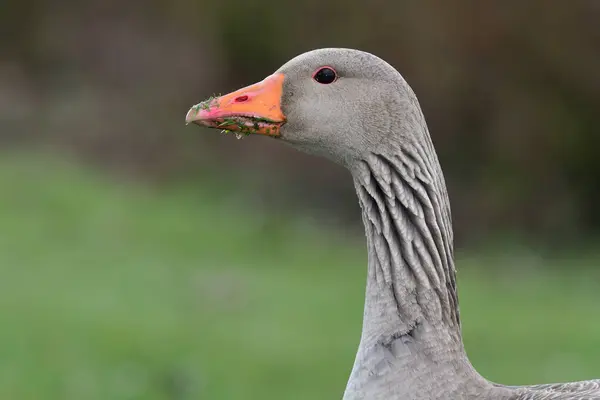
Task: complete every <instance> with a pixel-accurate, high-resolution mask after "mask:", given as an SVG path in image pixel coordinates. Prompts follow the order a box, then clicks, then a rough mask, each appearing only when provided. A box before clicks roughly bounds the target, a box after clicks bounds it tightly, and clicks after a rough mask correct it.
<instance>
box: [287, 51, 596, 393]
mask: <svg viewBox="0 0 600 400" xmlns="http://www.w3.org/2000/svg"><path fill="white" fill-rule="evenodd" d="M323 66H329V67H332V68H334V69H335V70H336V71H337V74H338V77H339V78H338V80H337V81H335V82H334V83H331V84H327V85H323V84H320V83H317V82H315V81H314V80H313V79H312V75H313V73H314V71H316V70H317V69H318V68H320V67H323ZM276 72H277V73H281V74H283V75H284V76H285V80H284V87H283V95H282V99H281V109H282V110H283V113H284V114H285V116H286V119H287V122H286V123H285V125H284V126H283V127H282V129H281V139H282V140H283V141H284V142H286V143H289V144H290V145H292V146H294V147H296V148H298V149H300V150H303V151H306V152H309V153H312V154H317V155H321V156H324V157H327V158H329V159H331V160H333V161H335V162H337V163H340V164H342V165H343V166H345V167H346V168H347V169H348V170H349V171H350V172H351V174H352V177H353V179H354V184H355V188H356V192H357V195H358V201H359V203H360V206H361V209H362V218H363V222H364V226H365V235H366V239H367V249H368V273H367V288H366V296H365V308H364V317H363V329H362V335H361V340H360V344H359V348H358V351H357V354H356V359H355V363H354V367H353V368H352V372H351V374H350V378H349V380H348V385H347V387H346V390H345V392H344V396H343V398H344V400H359V399H360V400H383V399H385V400H399V399H403V400H404V399H411V400H420V399H423V400H424V399H428V400H433V399H452V400H459V399H465V400H471V399H489V400H504V399H506V400H543V399H555V400H561V399H562V400H567V399H573V400H576V399H578V400H584V399H598V400H600V380H592V381H582V382H573V383H564V384H554V385H537V386H523V387H514V386H503V385H499V384H495V383H492V382H490V381H488V380H486V379H485V378H483V377H482V376H481V375H479V374H478V373H477V372H476V371H475V369H474V368H473V367H472V365H471V363H470V362H469V359H468V357H467V355H466V353H465V349H464V346H463V342H462V336H461V326H460V315H459V305H458V295H457V287H456V275H455V267H454V250H453V233H452V219H451V212H450V203H449V200H448V194H447V191H446V185H445V182H444V176H443V174H442V170H441V167H440V164H439V162H438V158H437V155H436V152H435V149H434V146H433V143H432V141H431V138H430V135H429V132H428V128H427V124H426V123H425V118H424V116H423V114H422V112H421V108H420V106H419V103H418V101H417V98H416V96H415V94H414V93H413V91H412V89H411V88H410V87H409V85H408V84H407V83H406V82H405V80H404V79H403V78H402V76H401V75H400V74H399V73H398V72H397V71H396V70H395V69H394V68H393V67H392V66H390V65H389V64H387V63H386V62H385V61H383V60H381V59H380V58H378V57H376V56H374V55H372V54H369V53H365V52H361V51H358V50H351V49H320V50H315V51H311V52H308V53H305V54H302V55H300V56H298V57H296V58H294V59H292V60H291V61H289V62H287V63H286V64H285V65H283V66H282V67H281V68H280V69H278V70H277V71H276Z"/></svg>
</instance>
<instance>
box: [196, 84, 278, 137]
mask: <svg viewBox="0 0 600 400" xmlns="http://www.w3.org/2000/svg"><path fill="white" fill-rule="evenodd" d="M283 80H284V76H283V74H274V75H271V76H269V77H267V78H265V79H264V80H263V81H261V82H258V83H255V84H254V85H250V86H247V87H245V88H243V89H240V90H237V91H235V92H232V93H229V94H226V95H224V96H220V97H214V98H210V99H208V100H206V101H203V102H202V103H199V104H197V105H195V106H193V107H192V108H190V110H189V111H188V113H187V115H186V116H185V122H186V124H189V123H195V124H197V125H202V126H207V127H209V128H216V129H222V130H226V131H233V132H240V133H243V134H247V135H249V134H252V133H256V134H261V135H268V136H279V135H280V133H279V131H280V129H281V126H282V125H283V124H284V123H285V115H283V112H282V111H281V95H282V93H283Z"/></svg>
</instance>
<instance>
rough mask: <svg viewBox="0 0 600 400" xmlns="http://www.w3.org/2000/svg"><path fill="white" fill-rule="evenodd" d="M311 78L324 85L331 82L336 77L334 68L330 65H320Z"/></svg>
mask: <svg viewBox="0 0 600 400" xmlns="http://www.w3.org/2000/svg"><path fill="white" fill-rule="evenodd" d="M313 79H314V80H315V81H317V82H319V83H322V84H324V85H326V84H328V83H332V82H334V81H335V80H336V79H337V74H336V73H335V70H334V69H333V68H331V67H321V68H319V69H318V70H317V72H315V73H314V75H313Z"/></svg>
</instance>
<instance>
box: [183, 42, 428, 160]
mask: <svg viewBox="0 0 600 400" xmlns="http://www.w3.org/2000/svg"><path fill="white" fill-rule="evenodd" d="M323 68H328V69H331V70H333V71H334V73H335V79H334V81H333V82H327V83H324V82H321V83H320V82H318V80H317V79H315V74H317V73H318V72H319V70H321V69H323ZM279 74H281V76H282V77H283V79H282V82H281V84H282V86H283V87H282V89H281V91H280V93H281V94H280V98H279V99H274V98H269V99H268V102H269V103H273V102H275V101H277V102H279V104H278V106H279V107H280V111H281V114H282V115H280V116H279V117H283V120H284V121H282V120H281V118H275V117H273V116H272V115H265V114H266V113H265V112H262V113H261V110H260V108H258V107H257V106H258V103H259V102H260V101H263V102H264V99H263V98H262V96H261V95H258V96H256V92H257V91H261V90H262V88H259V89H258V90H257V88H256V85H252V86H249V87H247V88H243V89H241V90H239V91H236V92H234V93H231V94H228V95H226V96H223V97H222V99H223V100H222V101H220V102H214V103H212V104H208V103H200V104H205V105H204V106H195V107H196V110H195V111H194V108H192V109H191V110H190V112H189V113H188V116H187V118H186V120H187V121H188V122H195V123H198V124H201V125H206V126H211V127H216V126H215V125H218V124H215V122H220V123H221V125H222V124H223V122H225V123H226V122H227V121H226V120H225V121H224V120H223V116H224V115H225V114H226V116H228V117H229V118H232V119H236V118H237V117H249V119H250V120H251V119H252V117H256V119H260V120H261V122H262V121H264V120H265V119H267V120H273V121H275V122H277V123H278V125H277V127H276V128H274V129H273V130H271V131H270V132H271V133H272V132H274V131H275V130H276V132H277V134H276V135H272V136H277V137H279V138H280V139H281V140H283V141H285V142H286V143H289V144H291V145H292V146H294V147H296V148H298V149H300V150H303V151H305V152H308V153H311V154H317V155H322V156H325V157H327V158H330V159H332V160H334V161H336V162H338V163H341V164H343V165H345V166H347V167H349V168H352V166H353V165H354V164H355V162H356V161H357V160H359V159H361V158H363V157H364V155H365V154H367V153H370V152H375V153H381V152H392V151H395V150H397V147H401V146H402V144H403V143H406V142H408V143H414V141H415V140H423V139H424V138H425V137H427V136H428V135H427V129H426V127H425V122H424V118H423V115H422V113H421V109H420V107H419V103H418V101H417V99H416V96H415V94H414V93H413V91H412V89H411V88H410V87H409V85H408V84H407V83H406V81H405V80H404V79H403V78H402V76H401V75H400V73H398V71H396V70H395V69H394V68H393V67H392V66H391V65H389V64H388V63H387V62H385V61H384V60H382V59H381V58H379V57H377V56H375V55H373V54H370V53H367V52H364V51H360V50H353V49H343V48H325V49H318V50H313V51H309V52H306V53H304V54H301V55H299V56H297V57H295V58H293V59H292V60H290V61H288V62H287V63H285V64H284V65H283V66H281V67H280V68H279V69H278V70H277V71H276V72H275V73H274V74H273V75H272V76H271V77H273V76H278V75H279ZM271 77H270V78H271ZM268 79H269V78H267V79H266V80H265V81H267V80H268ZM265 81H263V82H261V83H259V84H258V85H261V84H263V83H264V82H265ZM269 91H270V92H272V91H273V90H272V89H269ZM242 96H248V98H247V99H246V101H245V102H241V103H236V102H234V101H232V100H233V99H235V98H240V97H242ZM253 101H254V104H252V102H253ZM217 105H218V107H216V106H217ZM202 107H205V108H206V107H208V108H218V109H219V110H220V111H221V113H219V114H216V115H215V114H214V113H210V112H202V111H205V110H203V109H202ZM239 107H243V109H238V108H239ZM198 110H199V111H201V112H198ZM207 111H209V110H207ZM218 118H220V120H218ZM215 119H217V121H215ZM244 122H248V121H244ZM251 123H252V121H251V122H250V124H251ZM221 127H229V128H231V129H229V128H228V129H229V130H234V131H238V130H239V129H238V128H237V127H236V126H235V125H226V126H225V125H222V126H221ZM252 133H264V132H262V131H261V130H260V129H259V130H255V131H254V132H252Z"/></svg>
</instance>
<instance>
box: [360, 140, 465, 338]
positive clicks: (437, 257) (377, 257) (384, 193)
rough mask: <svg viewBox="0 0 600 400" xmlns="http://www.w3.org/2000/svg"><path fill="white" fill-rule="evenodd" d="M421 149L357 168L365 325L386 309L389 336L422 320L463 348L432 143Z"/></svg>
mask: <svg viewBox="0 0 600 400" xmlns="http://www.w3.org/2000/svg"><path fill="white" fill-rule="evenodd" d="M426 146H427V147H430V148H423V147H419V146H417V145H413V146H403V148H402V150H401V151H396V152H395V154H394V155H393V156H387V155H383V154H375V153H371V154H369V155H368V156H367V157H365V158H364V159H363V161H362V162H361V163H360V165H359V166H358V168H357V169H356V170H355V173H354V177H355V186H356V190H357V194H358V198H359V202H360V205H361V208H362V210H363V222H364V225H365V231H366V236H367V243H368V251H369V270H368V285H367V299H366V304H365V321H364V324H365V328H368V324H369V323H371V322H373V323H375V321H372V318H373V316H374V315H379V314H381V312H382V311H383V312H385V313H387V311H390V312H391V314H392V315H388V317H389V318H388V321H390V324H389V325H390V326H389V329H390V331H391V332H390V334H392V333H393V334H396V335H397V334H398V331H399V332H400V333H401V334H403V333H407V332H410V331H411V330H412V329H414V328H415V326H417V325H419V324H420V323H421V322H425V321H426V322H428V325H431V326H436V327H441V328H445V330H446V331H447V333H449V334H450V336H452V337H453V338H454V339H455V340H456V341H457V342H460V343H462V341H461V339H460V318H459V311H458V296H457V291H456V277H455V268H454V258H453V243H452V240H453V237H452V226H451V215H450V206H449V202H448V196H447V192H446V186H445V183H444V180H443V175H442V173H441V168H440V167H439V163H438V160H437V156H436V155H435V152H433V151H432V148H433V145H432V144H431V142H430V141H427V142H426ZM382 309H384V310H387V311H384V310H382ZM393 314H395V315H393ZM394 320H396V325H397V326H395V327H394V326H392V325H393V324H392V322H393V321H394ZM377 325H378V327H379V328H381V324H379V323H377ZM372 329H375V328H372ZM363 333H364V332H363Z"/></svg>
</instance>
